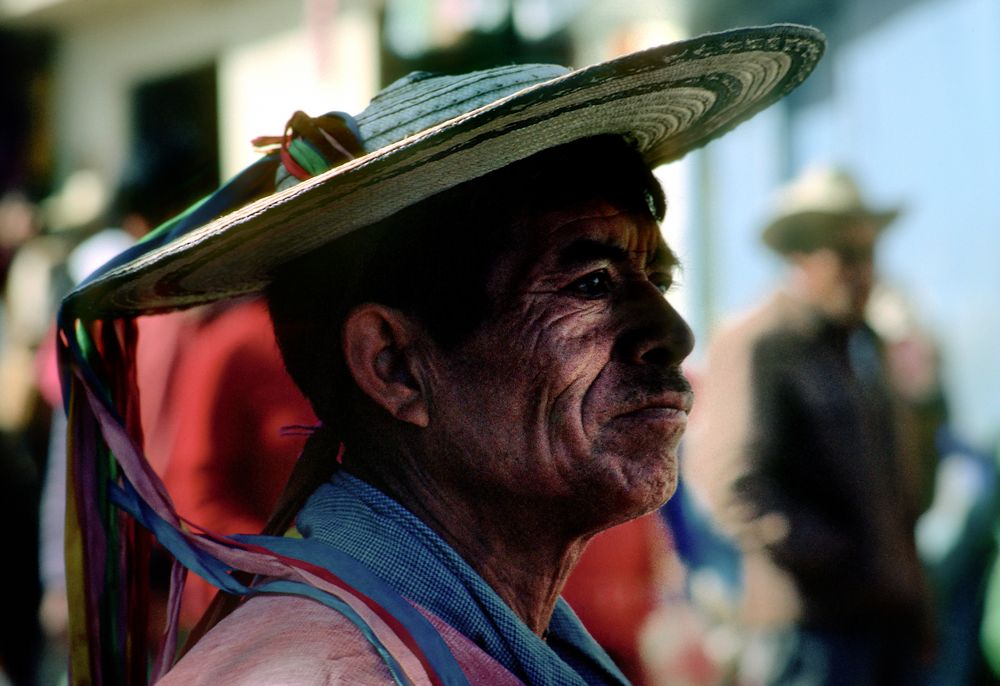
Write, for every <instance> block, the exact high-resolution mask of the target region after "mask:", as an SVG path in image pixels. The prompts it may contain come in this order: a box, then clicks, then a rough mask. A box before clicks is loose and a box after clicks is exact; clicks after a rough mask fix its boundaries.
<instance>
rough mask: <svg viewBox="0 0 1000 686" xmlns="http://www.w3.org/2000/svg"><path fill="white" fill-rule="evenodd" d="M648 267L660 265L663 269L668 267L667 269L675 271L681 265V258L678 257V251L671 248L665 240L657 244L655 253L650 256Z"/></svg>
mask: <svg viewBox="0 0 1000 686" xmlns="http://www.w3.org/2000/svg"><path fill="white" fill-rule="evenodd" d="M646 266H647V267H660V268H661V269H666V270H667V271H673V270H674V269H678V268H679V267H680V266H681V260H680V258H679V257H677V253H675V252H674V251H673V250H671V249H670V246H669V245H667V244H666V243H664V242H662V241H661V242H660V244H659V245H658V246H656V250H655V251H653V254H652V255H650V256H649V261H648V262H647V264H646Z"/></svg>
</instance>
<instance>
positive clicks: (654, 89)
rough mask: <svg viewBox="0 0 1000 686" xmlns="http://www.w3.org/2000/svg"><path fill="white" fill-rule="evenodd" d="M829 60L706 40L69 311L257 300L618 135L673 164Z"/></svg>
mask: <svg viewBox="0 0 1000 686" xmlns="http://www.w3.org/2000/svg"><path fill="white" fill-rule="evenodd" d="M824 47H825V41H824V38H823V35H822V34H821V33H820V32H819V31H817V30H815V29H812V28H809V27H802V26H795V25H777V26H769V27H760V28H747V29H737V30H733V31H727V32H723V33H715V34H708V35H704V36H700V37H698V38H693V39H690V40H685V41H680V42H677V43H672V44H669V45H665V46H661V47H658V48H653V49H650V50H646V51H643V52H638V53H633V54H630V55H626V56H624V57H621V58H618V59H615V60H611V61H608V62H604V63H601V64H598V65H595V66H591V67H586V68H583V69H579V70H576V71H571V72H569V73H567V74H565V75H563V76H560V77H557V78H552V79H550V80H546V81H544V82H542V83H539V84H536V85H533V86H530V87H527V88H524V89H523V90H520V91H518V92H515V93H513V94H511V95H507V96H505V97H502V98H499V99H497V100H496V101H494V102H491V103H489V104H487V105H485V106H480V107H478V108H476V109H473V110H471V111H469V112H466V113H464V114H462V115H460V116H456V117H454V118H451V119H449V120H448V121H445V122H443V123H441V124H438V125H436V126H433V127H431V128H428V129H426V130H424V131H420V132H418V133H416V134H414V135H410V136H408V137H406V138H404V139H403V140H400V141H398V142H396V143H394V144H391V145H386V146H384V147H382V148H380V149H378V150H374V151H371V152H369V153H368V154H366V155H364V156H363V157H360V158H357V159H354V160H352V161H350V162H348V163H346V164H343V165H341V166H339V167H335V168H333V169H331V170H329V171H327V172H325V173H323V174H320V175H318V176H316V177H314V178H312V179H309V180H306V181H304V182H302V183H300V184H298V185H296V186H294V187H292V188H288V189H286V190H284V191H281V192H277V193H274V194H273V195H269V196H267V197H265V198H262V199H260V200H258V201H256V202H253V203H251V204H249V205H247V206H245V207H243V208H241V209H239V210H236V211H234V212H231V213H229V214H226V215H225V216H222V217H219V218H218V219H215V220H214V221H211V222H209V223H206V224H204V225H202V226H199V227H197V228H195V229H194V230H192V231H189V232H187V233H186V234H184V235H182V236H179V237H178V238H176V239H175V240H173V241H171V242H169V243H167V244H165V245H161V246H157V247H155V248H154V249H151V250H149V251H148V252H146V253H144V254H141V255H139V256H137V257H135V258H134V259H131V261H128V262H127V263H125V264H119V265H112V266H111V267H109V268H108V269H106V270H105V271H103V272H99V273H98V274H96V275H94V276H93V277H91V279H90V280H89V281H87V282H86V283H85V284H83V285H82V286H81V287H79V288H78V289H77V290H76V291H74V292H73V293H71V294H70V295H69V296H68V297H67V300H66V305H67V306H68V307H69V309H70V310H71V311H72V312H73V313H74V314H75V315H76V316H79V317H83V318H88V319H90V318H93V319H96V318H114V317H121V316H133V315H137V314H143V313H152V312H160V311H167V310H172V309H178V308H183V307H189V306H193V305H198V304H203V303H208V302H212V301H216V300H220V299H224V298H229V297H235V296H240V295H246V294H251V293H256V292H259V291H261V290H262V289H263V288H264V287H266V285H267V284H268V283H269V280H270V278H271V275H272V274H273V272H274V270H275V268H276V267H277V266H279V265H281V264H284V263H286V262H287V261H289V260H291V259H294V258H296V257H298V256H301V255H303V254H305V253H307V252H309V251H311V250H313V249H315V248H317V247H318V246H321V245H323V244H326V243H328V242H330V241H332V240H335V239H336V238H338V237H339V236H343V235H344V234H346V233H349V232H351V231H354V230H356V229H358V228H361V227H364V226H367V225H370V224H373V223H374V222H377V221H379V220H381V219H384V218H386V217H388V216H390V215H392V214H394V213H395V212H398V211H399V210H401V209H403V208H405V207H408V206H410V205H413V204H415V203H417V202H420V201H421V200H424V199H426V198H428V197H430V196H432V195H434V194H436V193H439V192H441V191H444V190H447V189H448V188H451V187H453V186H455V185H458V184H460V183H462V182H464V181H468V180H471V179H474V178H477V177H479V176H482V175H484V174H487V173H489V172H491V171H495V170H497V169H499V168H502V167H504V166H506V165H508V164H510V163H512V162H515V161H517V160H520V159H524V158H526V157H529V156H531V155H533V154H535V153H538V152H541V151H542V150H545V149H548V148H551V147H555V146H557V145H561V144H564V143H569V142H572V141H574V140H579V139H582V138H588V137H591V136H597V135H603V134H617V135H620V136H622V137H623V138H624V139H625V140H626V141H628V142H629V143H630V144H631V145H632V146H634V147H635V148H636V149H637V150H638V151H639V152H640V153H641V154H642V156H643V158H644V159H645V160H646V162H647V163H648V164H649V166H650V167H655V166H657V165H660V164H663V163H666V162H670V161H673V160H677V159H679V158H680V157H682V156H683V155H684V154H686V153H687V152H689V151H691V150H694V149H695V148H698V147H700V146H703V145H704V144H705V143H707V142H709V141H710V140H712V139H714V138H716V137H718V136H720V135H722V134H723V133H725V132H726V131H729V130H730V129H732V128H733V127H734V126H736V125H737V124H739V123H740V122H742V121H745V120H746V119H748V118H749V117H751V116H753V115H754V114H756V113H757V112H759V111H760V110H762V109H764V108H765V107H767V106H768V105H770V104H772V103H774V102H775V101H776V100H778V99H780V98H781V97H783V96H785V95H786V94H788V93H789V92H790V91H791V90H792V89H794V88H795V87H796V86H798V85H799V84H800V83H801V82H802V81H803V79H805V78H806V76H808V75H809V73H810V72H812V70H813V68H814V67H815V65H816V63H817V61H818V60H819V59H820V57H821V55H822V53H823V50H824ZM470 230H471V229H470Z"/></svg>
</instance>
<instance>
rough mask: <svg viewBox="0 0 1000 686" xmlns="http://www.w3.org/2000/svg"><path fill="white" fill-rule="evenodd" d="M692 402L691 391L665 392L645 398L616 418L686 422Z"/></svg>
mask: <svg viewBox="0 0 1000 686" xmlns="http://www.w3.org/2000/svg"><path fill="white" fill-rule="evenodd" d="M693 402H694V394H693V393H692V392H691V391H688V390H684V391H667V392H665V393H659V394H657V395H655V396H652V397H649V398H646V399H645V400H643V401H642V402H641V403H639V404H637V405H636V406H634V407H631V408H629V409H627V410H626V411H625V412H622V413H620V414H619V415H618V417H628V418H636V419H650V420H657V419H658V420H662V421H678V422H680V421H683V422H687V416H688V414H689V413H690V412H691V406H692V404H693Z"/></svg>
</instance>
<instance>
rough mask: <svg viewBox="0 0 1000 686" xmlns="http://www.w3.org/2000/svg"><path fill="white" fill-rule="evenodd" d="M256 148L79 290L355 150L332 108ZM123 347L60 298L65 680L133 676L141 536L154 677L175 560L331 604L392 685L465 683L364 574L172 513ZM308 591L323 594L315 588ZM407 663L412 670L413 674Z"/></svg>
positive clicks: (424, 625) (217, 579) (174, 582)
mask: <svg viewBox="0 0 1000 686" xmlns="http://www.w3.org/2000/svg"><path fill="white" fill-rule="evenodd" d="M255 144H257V145H258V147H265V148H267V150H266V152H267V154H266V156H265V157H263V158H262V159H261V160H259V161H257V162H256V163H254V164H253V165H251V166H250V167H248V168H247V169H246V170H244V171H243V172H242V173H240V174H239V175H238V176H236V177H235V178H234V179H232V180H231V181H230V182H228V183H226V184H225V185H224V186H222V187H221V188H220V189H219V190H218V191H216V192H215V193H213V194H212V195H210V196H208V197H207V198H205V199H203V200H201V201H199V202H198V203H196V204H195V205H193V206H192V207H191V208H189V209H188V210H187V211H185V212H184V213H182V214H181V215H179V216H178V217H175V218H174V219H172V220H170V221H168V222H166V223H164V224H163V225H161V226H159V227H157V228H156V229H155V230H153V231H152V232H150V234H148V235H147V236H146V237H144V239H143V240H142V241H140V242H139V243H137V244H136V245H135V246H133V247H132V248H130V249H129V250H126V251H125V252H124V253H122V254H121V255H119V256H118V257H117V258H115V259H113V260H111V261H110V262H109V263H108V264H107V265H105V266H104V267H102V269H101V270H99V271H98V272H96V273H95V274H93V275H91V277H89V278H88V279H87V280H86V281H85V282H84V284H82V285H81V287H82V286H83V285H86V283H88V282H89V281H90V280H92V279H94V278H97V277H99V276H100V275H101V274H103V273H105V272H107V271H109V270H111V269H114V268H116V267H117V266H120V265H122V264H126V263H128V262H130V261H132V260H134V259H136V258H138V257H141V256H142V255H144V254H146V253H147V252H150V251H152V250H155V249H158V248H160V247H161V246H163V245H165V244H166V243H168V242H170V241H173V240H176V239H177V238H179V237H181V236H183V235H185V234H186V233H188V232H189V231H192V230H194V229H195V228H197V227H199V226H201V225H203V224H205V223H207V222H209V221H211V220H212V219H214V218H216V217H218V216H221V215H223V214H225V213H227V212H229V211H232V210H234V209H236V208H238V207H241V206H243V205H245V204H246V203H248V202H250V201H252V200H254V199H256V198H259V197H262V196H264V195H267V194H270V193H272V192H274V190H275V186H276V184H280V183H281V182H282V179H283V178H285V179H287V178H288V177H293V178H295V179H303V178H309V177H311V176H313V175H315V174H318V173H321V172H323V171H326V170H327V169H329V168H331V167H334V166H337V165H339V164H342V163H344V162H346V161H348V160H350V159H353V158H354V157H356V156H358V155H361V154H363V153H364V147H363V145H362V144H361V141H360V138H359V134H358V128H357V125H356V124H355V123H354V121H353V119H352V118H351V117H350V116H349V115H346V114H342V113H331V114H327V115H323V116H322V117H317V118H311V117H309V116H308V115H306V114H304V113H302V112H296V113H295V114H294V115H293V116H292V118H291V119H290V120H289V122H288V124H287V125H286V127H285V131H284V134H283V135H282V136H280V137H272V138H261V139H257V140H256V141H255ZM136 343H137V330H136V327H135V323H134V321H133V320H131V319H116V320H114V321H88V320H86V319H84V318H82V317H81V316H80V315H79V313H78V312H77V311H76V310H75V308H74V307H73V303H72V300H68V301H67V302H66V303H65V304H64V306H63V307H62V308H61V309H60V312H59V315H58V348H59V359H60V374H61V382H62V388H63V397H64V404H65V409H66V412H67V415H68V417H69V429H68V440H67V452H68V454H67V461H68V465H67V484H68V486H67V527H66V529H67V531H66V564H67V581H68V591H67V593H68V597H69V600H70V605H71V614H70V638H71V655H70V670H71V679H72V683H74V684H93V685H94V686H104V685H107V684H145V683H146V680H147V675H148V674H149V669H148V664H147V663H148V653H147V646H146V635H147V623H148V616H147V608H148V602H149V587H148V570H149V556H150V552H151V548H152V540H151V537H150V532H151V533H152V534H153V535H155V537H156V538H157V539H158V540H159V542H160V543H161V544H162V545H163V546H164V547H165V548H166V549H167V550H168V551H169V552H170V553H171V554H172V555H173V556H174V558H175V561H174V565H173V568H172V571H171V585H170V596H169V599H168V620H167V625H166V627H165V629H164V636H163V639H162V642H161V645H160V647H159V655H158V658H157V660H156V664H155V665H154V667H153V670H152V679H153V680H154V681H155V680H156V679H157V678H158V677H159V676H161V675H162V674H163V673H165V672H166V670H167V669H169V667H170V666H171V665H172V662H173V659H174V655H175V654H176V647H177V622H178V618H179V611H180V597H181V592H182V590H183V586H184V579H185V576H186V569H192V570H195V571H196V572H198V573H199V574H201V575H202V576H204V577H205V578H206V579H208V580H209V581H210V582H212V583H213V584H215V585H216V586H218V587H219V588H221V589H223V590H224V591H226V592H228V593H232V594H236V595H240V596H246V595H253V594H258V593H296V594H300V595H305V596H307V597H313V598H315V599H317V600H319V601H320V602H324V603H326V604H328V605H330V606H331V607H334V608H335V609H337V610H338V611H340V612H342V614H344V616H346V617H347V618H348V619H350V620H351V621H352V622H353V623H354V624H355V625H356V626H357V627H358V628H359V629H360V630H361V632H362V634H363V635H364V636H365V638H366V639H367V640H368V641H369V642H370V643H371V644H372V646H373V647H374V649H375V651H376V652H377V653H378V654H379V655H380V656H382V658H383V660H384V661H385V663H386V665H387V667H388V668H389V671H390V673H391V674H392V675H393V678H394V679H395V680H396V681H397V683H400V684H406V683H411V681H413V680H414V679H415V678H416V679H427V680H428V681H429V682H430V683H433V684H465V683H466V681H465V677H464V675H463V674H462V672H461V670H460V668H459V667H458V665H457V663H455V660H454V657H453V656H452V655H451V653H450V652H449V651H448V649H447V647H446V646H445V645H444V643H443V641H442V640H441V638H440V635H439V634H438V633H437V632H436V631H435V630H434V629H433V628H432V627H431V625H430V624H429V622H427V620H426V619H425V618H424V617H423V616H422V615H420V614H419V613H418V612H416V610H415V609H414V608H413V607H412V606H410V605H409V604H408V603H407V602H406V601H405V600H403V599H402V598H400V597H399V596H398V595H396V594H395V592H394V591H392V590H391V589H388V588H387V587H383V585H380V584H379V583H378V582H377V580H372V579H371V578H368V577H365V576H364V575H363V574H360V573H356V572H352V574H351V575H350V576H349V577H348V578H343V575H337V574H333V573H332V572H330V571H329V569H327V568H326V567H324V566H323V565H321V564H317V563H316V562H310V561H308V560H307V559H306V558H308V557H309V556H310V555H313V552H310V551H308V550H306V549H305V548H302V553H303V554H302V555H290V554H287V550H286V548H282V547H280V546H279V547H276V544H275V539H272V538H268V537H225V536H219V535H215V534H213V533H211V532H207V531H204V530H201V529H199V528H198V527H197V526H196V525H195V524H193V523H191V522H187V521H185V520H184V519H183V518H181V517H180V516H179V515H178V514H177V512H176V510H175V509H174V507H173V504H172V502H171V500H170V497H169V495H168V494H167V492H166V489H165V488H164V486H163V483H162V481H161V480H160V478H159V476H157V474H156V473H155V472H154V471H153V470H152V468H151V466H150V465H149V463H148V461H147V460H146V459H145V457H144V455H143V452H142V449H141V446H142V445H143V436H142V426H141V424H140V422H139V411H138V403H139V396H138V388H137V383H136V371H135V347H136ZM306 544H307V542H302V545H303V546H304V545H306ZM279 550H281V551H284V552H279ZM337 569H338V572H339V571H340V569H341V567H340V566H338V567H337ZM240 573H243V574H240ZM245 575H249V576H245ZM253 577H256V578H257V579H261V578H266V579H269V581H267V582H266V583H255V584H251V583H249V582H248V581H247V579H249V578H253ZM317 588H320V589H322V590H323V591H324V592H323V593H317V590H316V589H317ZM386 631H390V632H391V633H392V634H393V635H394V636H395V637H396V638H397V639H398V640H399V641H400V642H402V644H403V645H404V646H405V647H406V649H407V650H409V651H410V652H409V653H408V655H409V656H411V657H412V659H411V660H408V661H407V665H409V666H406V665H402V664H400V662H399V661H397V660H396V659H395V658H394V657H393V655H392V654H390V653H389V652H388V651H387V650H386V649H385V646H384V643H385V640H386V637H387V635H386V633H385V632H386ZM415 664H416V665H419V668H418V669H417V674H414V673H412V672H413V671H414V667H413V665H415ZM421 673H422V674H421Z"/></svg>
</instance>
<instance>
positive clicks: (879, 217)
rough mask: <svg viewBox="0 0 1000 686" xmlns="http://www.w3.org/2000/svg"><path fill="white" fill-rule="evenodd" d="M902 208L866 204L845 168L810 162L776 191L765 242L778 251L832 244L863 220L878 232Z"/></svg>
mask: <svg viewBox="0 0 1000 686" xmlns="http://www.w3.org/2000/svg"><path fill="white" fill-rule="evenodd" d="M899 213H900V208H898V207H892V208H876V207H872V206H871V205H869V204H868V203H867V202H866V201H865V199H864V197H863V196H862V194H861V189H860V188H859V187H858V183H857V182H856V181H855V180H854V178H853V177H852V176H851V175H850V174H849V173H848V172H846V171H844V170H843V169H838V168H836V167H830V166H814V167H810V168H809V169H807V170H806V171H805V172H803V173H802V174H801V175H800V176H799V177H798V178H796V179H794V180H793V181H792V182H790V183H789V184H787V185H786V186H784V187H782V188H780V189H779V190H778V192H777V193H776V194H775V198H774V203H773V208H772V212H771V220H770V221H769V222H768V223H767V225H766V226H765V227H764V230H763V231H762V232H761V239H762V240H763V241H764V243H765V244H766V245H767V246H768V247H770V248H772V249H773V250H775V251H777V252H778V253H781V254H788V253H793V252H810V251H812V250H816V249H818V248H821V247H832V246H834V245H836V243H837V241H838V237H839V234H840V232H842V231H843V230H844V229H846V228H848V227H850V226H856V225H858V224H866V225H868V226H872V227H874V228H875V229H876V230H878V231H882V230H883V229H885V228H886V227H888V226H889V225H890V224H891V223H892V222H893V221H894V220H895V219H896V217H898V216H899Z"/></svg>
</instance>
